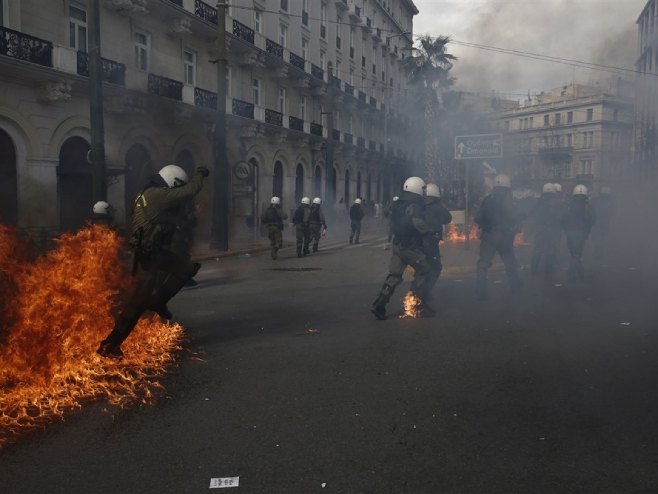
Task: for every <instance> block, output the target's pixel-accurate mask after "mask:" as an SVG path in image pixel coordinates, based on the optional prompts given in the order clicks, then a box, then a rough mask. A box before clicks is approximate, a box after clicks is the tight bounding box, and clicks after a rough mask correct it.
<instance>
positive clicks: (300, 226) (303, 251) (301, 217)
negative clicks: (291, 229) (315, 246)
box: [292, 197, 311, 257]
mask: <svg viewBox="0 0 658 494" xmlns="http://www.w3.org/2000/svg"><path fill="white" fill-rule="evenodd" d="M310 216H311V199H310V198H308V197H302V201H301V204H300V205H299V207H298V208H297V209H296V210H295V214H294V215H293V217H292V222H293V224H294V225H295V236H296V239H297V257H302V256H306V255H308V254H309V244H310V243H311V231H310V225H309V219H310Z"/></svg>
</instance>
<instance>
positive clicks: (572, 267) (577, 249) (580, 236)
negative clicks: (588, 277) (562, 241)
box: [567, 232, 587, 280]
mask: <svg viewBox="0 0 658 494" xmlns="http://www.w3.org/2000/svg"><path fill="white" fill-rule="evenodd" d="M586 240H587V235H586V234H584V233H583V232H567V249H568V250H569V254H570V256H571V258H570V261H569V271H568V273H567V276H568V277H569V279H571V280H574V279H576V278H580V279H581V280H582V279H583V278H585V267H584V266H583V250H585V241H586Z"/></svg>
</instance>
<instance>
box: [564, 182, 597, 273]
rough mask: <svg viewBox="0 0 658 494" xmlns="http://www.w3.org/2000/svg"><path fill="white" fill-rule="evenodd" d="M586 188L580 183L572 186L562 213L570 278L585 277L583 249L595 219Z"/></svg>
mask: <svg viewBox="0 0 658 494" xmlns="http://www.w3.org/2000/svg"><path fill="white" fill-rule="evenodd" d="M587 194H588V190H587V187H585V186H584V185H582V184H579V185H576V186H575V187H574V188H573V195H572V196H571V200H570V201H569V204H568V205H567V208H566V210H565V212H564V214H563V215H562V228H564V232H565V234H566V237H567V249H569V254H570V255H571V260H570V263H569V271H568V277H569V279H570V280H575V279H576V278H580V279H581V280H582V279H583V278H585V268H584V267H583V261H582V257H583V250H584V248H585V241H586V240H587V237H588V236H589V233H590V231H591V229H592V225H594V222H595V221H596V216H595V214H594V210H593V208H592V206H591V205H590V203H589V197H588V196H587Z"/></svg>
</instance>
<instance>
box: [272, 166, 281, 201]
mask: <svg viewBox="0 0 658 494" xmlns="http://www.w3.org/2000/svg"><path fill="white" fill-rule="evenodd" d="M272 195H273V196H277V197H281V196H283V165H282V164H281V162H280V161H277V162H276V163H274V177H273V178H272Z"/></svg>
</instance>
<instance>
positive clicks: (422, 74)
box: [403, 35, 457, 182]
mask: <svg viewBox="0 0 658 494" xmlns="http://www.w3.org/2000/svg"><path fill="white" fill-rule="evenodd" d="M448 43H450V38H449V37H448V36H439V37H437V38H432V37H430V36H428V35H425V36H421V37H420V38H419V39H418V45H417V46H416V47H414V48H413V55H412V56H410V57H408V58H406V59H405V60H404V63H403V67H404V69H405V70H406V72H407V74H408V77H409V83H410V85H411V86H412V87H414V89H415V90H416V95H417V101H416V103H417V104H418V105H419V107H420V108H422V109H423V113H424V127H425V128H424V133H423V136H424V143H423V144H424V151H425V173H426V175H427V179H428V180H429V181H432V182H435V181H436V180H437V179H438V178H439V177H442V176H443V173H442V170H441V167H440V166H439V162H438V161H439V160H438V142H437V139H436V134H437V133H436V130H437V129H436V126H435V125H434V124H435V120H436V116H437V115H438V113H439V109H440V106H441V105H440V102H439V99H438V96H437V89H440V88H446V87H449V86H451V85H452V84H453V83H454V81H455V80H454V78H453V77H451V76H450V69H452V67H453V62H454V61H456V60H457V57H455V56H454V55H451V54H450V53H447V51H446V48H447V45H448Z"/></svg>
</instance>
